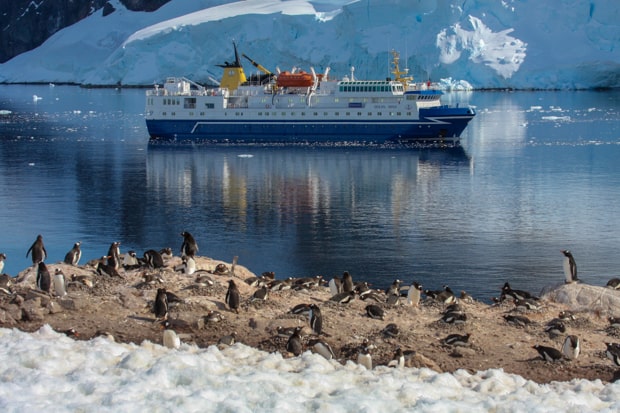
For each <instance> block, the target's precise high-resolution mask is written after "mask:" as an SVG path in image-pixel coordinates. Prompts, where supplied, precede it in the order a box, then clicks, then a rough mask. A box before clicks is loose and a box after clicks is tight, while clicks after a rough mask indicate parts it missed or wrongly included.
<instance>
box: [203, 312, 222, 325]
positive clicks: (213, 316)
mask: <svg viewBox="0 0 620 413" xmlns="http://www.w3.org/2000/svg"><path fill="white" fill-rule="evenodd" d="M204 318H205V321H206V322H207V323H219V322H220V321H222V320H224V315H223V314H222V313H220V312H219V311H215V310H209V312H208V313H207V315H206V316H205V317H204Z"/></svg>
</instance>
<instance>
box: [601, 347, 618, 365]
mask: <svg viewBox="0 0 620 413" xmlns="http://www.w3.org/2000/svg"><path fill="white" fill-rule="evenodd" d="M605 345H606V346H607V350H605V355H606V356H607V358H608V359H610V360H611V361H613V362H614V364H615V365H616V366H620V344H618V343H605Z"/></svg>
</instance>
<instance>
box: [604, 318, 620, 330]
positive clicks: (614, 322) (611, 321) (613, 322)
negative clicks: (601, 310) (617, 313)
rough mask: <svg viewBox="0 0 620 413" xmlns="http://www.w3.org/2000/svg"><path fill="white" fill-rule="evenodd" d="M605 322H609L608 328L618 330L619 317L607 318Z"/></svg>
mask: <svg viewBox="0 0 620 413" xmlns="http://www.w3.org/2000/svg"><path fill="white" fill-rule="evenodd" d="M607 321H609V326H610V327H613V328H620V318H619V317H612V316H609V317H607Z"/></svg>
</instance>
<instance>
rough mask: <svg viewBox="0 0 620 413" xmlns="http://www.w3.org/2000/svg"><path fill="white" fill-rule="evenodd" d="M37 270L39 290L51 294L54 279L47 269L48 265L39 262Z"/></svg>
mask: <svg viewBox="0 0 620 413" xmlns="http://www.w3.org/2000/svg"><path fill="white" fill-rule="evenodd" d="M38 265H39V267H38V269H37V288H39V290H41V291H44V292H46V293H49V292H50V288H51V286H52V278H51V277H50V272H49V271H48V269H47V265H45V263H44V262H43V261H41V262H39V264H38Z"/></svg>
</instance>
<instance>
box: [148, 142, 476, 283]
mask: <svg viewBox="0 0 620 413" xmlns="http://www.w3.org/2000/svg"><path fill="white" fill-rule="evenodd" d="M469 172H470V159H469V157H468V156H467V154H466V153H465V151H464V150H463V148H461V147H457V148H450V149H419V150H418V149H416V150H413V149H411V150H410V149H398V150H392V149H368V148H346V149H344V148H342V149H341V148H336V149H335V148H320V147H319V148H316V147H311V148H290V147H288V148H273V147H269V148H264V147H199V148H187V147H168V146H166V147H157V146H155V147H149V152H148V155H147V191H146V194H147V197H148V199H149V201H148V202H149V208H155V209H156V210H158V211H160V212H161V214H162V217H166V218H165V219H163V220H162V222H161V223H160V224H161V225H163V227H164V228H167V230H166V232H168V231H170V232H174V231H176V232H178V231H180V230H181V229H182V228H183V229H184V228H187V229H188V230H191V231H193V232H194V233H196V234H198V235H199V238H201V239H200V241H202V242H201V243H200V244H201V250H200V253H201V254H203V255H207V256H211V257H215V258H220V259H225V260H230V259H231V258H232V256H234V255H239V262H240V264H243V265H245V266H247V267H249V268H250V269H251V270H252V271H253V272H256V273H261V272H263V271H275V272H276V276H277V277H278V278H286V277H289V276H306V275H316V274H323V275H324V276H326V277H330V276H333V275H338V274H340V273H342V272H343V271H344V270H348V271H351V272H352V273H353V274H356V275H357V276H358V277H359V279H367V280H370V281H373V282H375V283H378V284H386V283H389V282H391V280H392V278H393V277H394V276H400V277H401V278H402V277H403V276H405V275H407V276H408V275H411V274H412V271H413V264H414V262H416V261H417V262H418V263H419V261H420V260H419V258H414V257H415V256H416V255H420V254H421V255H422V256H424V257H427V258H425V260H427V259H432V258H430V257H432V256H433V255H434V254H439V255H441V254H443V253H442V252H441V250H442V249H443V248H444V247H439V250H437V251H432V249H431V248H434V247H433V246H432V245H430V244H429V245H428V246H427V248H424V249H425V251H423V250H422V248H421V247H422V244H423V243H424V242H425V241H424V239H425V238H429V239H430V240H431V244H433V243H434V242H433V241H432V240H433V239H435V238H436V237H441V238H443V236H444V235H445V234H435V231H437V230H439V231H441V232H445V231H446V230H450V229H449V228H446V225H445V220H444V218H443V217H444V216H446V215H447V216H448V217H455V216H458V213H459V210H460V209H461V203H460V202H458V201H457V200H448V202H443V201H442V198H443V197H445V196H448V197H449V196H450V194H451V193H454V192H455V191H452V190H450V189H448V187H444V186H445V185H444V184H448V185H453V184H452V183H451V182H453V181H454V176H455V175H463V176H467V175H468V174H469ZM446 178H448V179H446ZM456 193H457V194H458V192H456ZM451 231H454V228H453V229H451ZM438 264H439V263H438ZM429 269H430V268H427V269H426V270H429Z"/></svg>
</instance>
